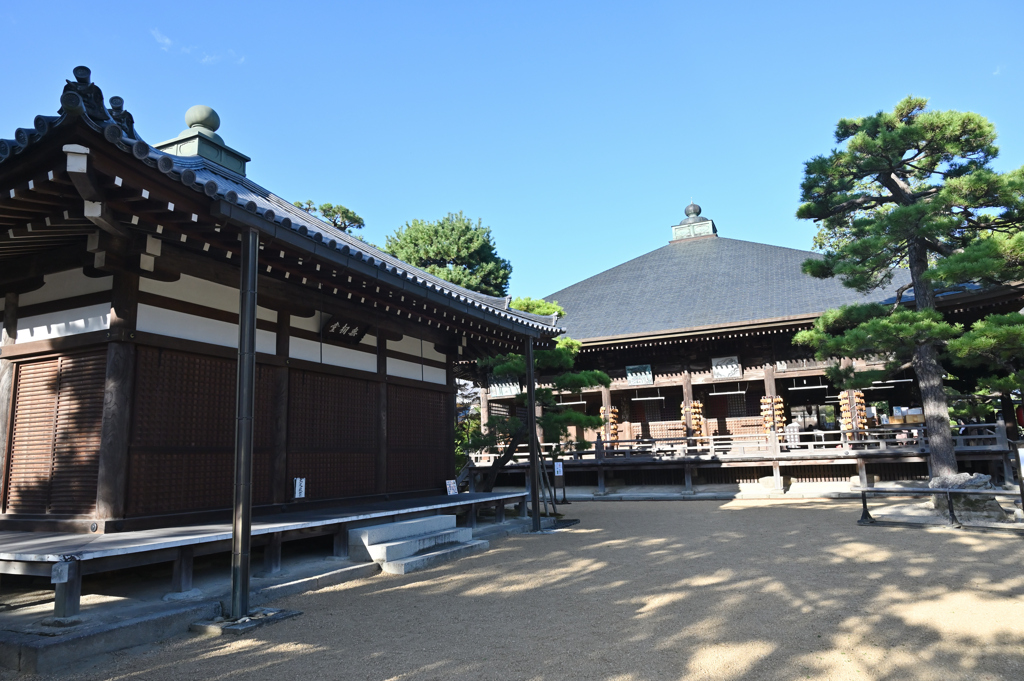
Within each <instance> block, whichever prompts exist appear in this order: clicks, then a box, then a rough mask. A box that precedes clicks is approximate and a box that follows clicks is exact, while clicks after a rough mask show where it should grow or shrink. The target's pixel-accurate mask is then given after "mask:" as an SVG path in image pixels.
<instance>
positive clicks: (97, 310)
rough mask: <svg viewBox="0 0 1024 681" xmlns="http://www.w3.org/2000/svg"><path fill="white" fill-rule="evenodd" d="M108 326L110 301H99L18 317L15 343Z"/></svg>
mask: <svg viewBox="0 0 1024 681" xmlns="http://www.w3.org/2000/svg"><path fill="white" fill-rule="evenodd" d="M109 328H110V303H100V304H99V305H89V306H88V307H79V308H75V309H73V310H61V311H60V312H50V313H48V314H41V315H35V316H33V317H25V318H23V319H19V320H18V340H17V343H19V344H20V343H31V342H33V341H41V340H46V339H48V338H60V337H62V336H73V335H75V334H78V333H88V332H89V331H103V330H104V329H109Z"/></svg>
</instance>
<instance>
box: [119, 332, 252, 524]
mask: <svg viewBox="0 0 1024 681" xmlns="http://www.w3.org/2000/svg"><path fill="white" fill-rule="evenodd" d="M236 368H237V365H236V363H235V362H234V361H232V360H230V359H225V358H221V357H210V356H206V355H199V354H194V353H186V352H179V351H174V350H165V349H161V348H152V347H145V346H140V347H139V348H138V356H137V360H136V379H135V409H134V414H133V426H132V436H131V444H130V445H129V469H128V500H127V510H126V515H128V516H129V517H138V516H146V515H160V514H165V513H178V512H187V511H201V510H212V509H220V508H230V507H231V502H232V495H233V492H234V444H235V372H236ZM270 371H271V370H270V367H267V366H265V365H257V367H256V411H255V421H254V430H255V433H254V435H255V443H254V445H255V446H254V451H253V504H266V503H270V501H271V490H270V448H271V444H272V440H271V438H272V433H271V428H272V418H271V416H270V409H271V395H270V391H271V381H270Z"/></svg>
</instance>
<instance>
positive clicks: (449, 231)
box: [384, 211, 512, 296]
mask: <svg viewBox="0 0 1024 681" xmlns="http://www.w3.org/2000/svg"><path fill="white" fill-rule="evenodd" d="M384 250H385V251H387V252H388V253H390V254H391V255H393V256H395V257H396V258H399V259H401V260H404V261H405V262H407V263H409V264H410V265H413V266H414V267H418V268H420V269H421V270H425V271H427V272H429V273H430V274H433V275H434V276H435V277H441V278H442V279H444V280H446V281H450V282H452V283H453V284H456V285H458V286H462V287H463V288H468V289H469V290H471V291H478V292H480V293H486V294H487V295H491V296H503V295H505V293H506V292H507V291H508V280H509V277H511V276H512V265H511V264H509V262H508V260H505V259H504V258H500V257H498V254H497V252H496V251H495V244H494V239H493V237H492V236H491V228H490V227H484V226H483V221H482V220H479V219H478V220H477V221H476V224H473V220H472V219H471V218H467V217H466V216H464V215H463V214H462V211H459V212H458V213H448V215H446V216H445V217H443V218H441V219H440V220H437V221H436V222H427V221H424V220H413V221H412V222H407V223H405V225H404V226H403V227H400V228H399V229H397V230H396V231H395V233H394V234H393V235H391V236H388V237H387V240H386V241H385V244H384Z"/></svg>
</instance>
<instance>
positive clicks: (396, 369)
mask: <svg viewBox="0 0 1024 681" xmlns="http://www.w3.org/2000/svg"><path fill="white" fill-rule="evenodd" d="M423 369H424V366H423V365H422V364H416V363H413V362H406V361H405V360H404V359H395V358H394V357H388V376H398V377H399V378H411V379H412V380H414V381H422V380H423Z"/></svg>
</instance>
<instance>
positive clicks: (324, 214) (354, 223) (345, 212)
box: [293, 201, 365, 232]
mask: <svg viewBox="0 0 1024 681" xmlns="http://www.w3.org/2000/svg"><path fill="white" fill-rule="evenodd" d="M293 205H294V206H295V207H296V208H301V209H302V210H304V211H306V212H307V213H309V214H310V215H317V216H318V217H319V218H320V219H321V220H323V221H324V222H326V223H328V224H329V225H332V226H333V227H336V228H338V229H340V230H341V231H343V232H351V231H352V230H353V229H362V228H363V227H364V225H365V223H364V222H363V219H362V218H361V217H359V216H358V215H356V213H355V211H351V210H349V209H348V208H345V206H343V205H341V204H340V203H339V204H333V203H321V204H320V205H319V206H317V205H316V204H314V203H313V202H312V201H296V202H295V203H294V204H293Z"/></svg>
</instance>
